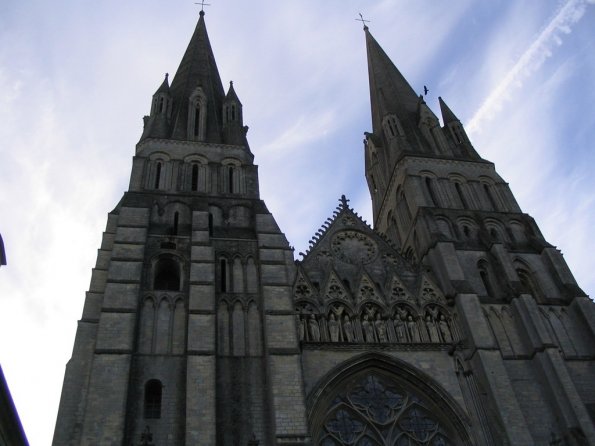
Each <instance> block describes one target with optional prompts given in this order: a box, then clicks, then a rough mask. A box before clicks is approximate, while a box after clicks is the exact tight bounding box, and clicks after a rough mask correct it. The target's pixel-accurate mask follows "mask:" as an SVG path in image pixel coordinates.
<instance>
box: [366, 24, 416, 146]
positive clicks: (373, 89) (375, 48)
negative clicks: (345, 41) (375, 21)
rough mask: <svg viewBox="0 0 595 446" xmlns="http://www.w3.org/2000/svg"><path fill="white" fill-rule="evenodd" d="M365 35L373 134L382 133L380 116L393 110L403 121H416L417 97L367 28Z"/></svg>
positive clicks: (381, 117)
mask: <svg viewBox="0 0 595 446" xmlns="http://www.w3.org/2000/svg"><path fill="white" fill-rule="evenodd" d="M364 31H365V34H366V50H367V54H368V76H369V81H370V102H371V106H372V126H373V130H374V133H375V134H377V135H381V134H382V119H383V118H384V116H386V115H387V114H389V113H394V114H396V115H397V117H398V118H399V119H400V120H401V121H402V122H405V121H409V122H411V121H412V120H413V121H415V120H416V116H417V109H418V97H417V94H416V93H415V91H414V90H413V88H412V87H411V85H409V83H408V82H407V80H406V79H405V77H404V76H403V75H402V74H401V72H400V71H399V70H398V69H397V67H396V66H395V65H394V64H393V62H392V61H391V60H390V58H389V57H388V56H387V55H386V53H385V52H384V50H383V49H382V48H381V47H380V45H379V44H378V42H377V41H376V39H374V37H373V36H372V34H371V33H370V31H369V29H368V28H367V27H364Z"/></svg>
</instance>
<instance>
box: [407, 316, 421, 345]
mask: <svg viewBox="0 0 595 446" xmlns="http://www.w3.org/2000/svg"><path fill="white" fill-rule="evenodd" d="M407 332H408V334H409V340H410V341H411V342H419V341H420V339H419V330H418V329H417V323H416V322H415V321H414V320H413V316H411V315H409V316H407Z"/></svg>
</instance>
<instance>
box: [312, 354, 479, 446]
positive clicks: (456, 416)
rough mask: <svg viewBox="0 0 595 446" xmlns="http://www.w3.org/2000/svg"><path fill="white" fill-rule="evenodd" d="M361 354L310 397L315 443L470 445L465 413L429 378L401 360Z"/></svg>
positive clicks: (337, 445)
mask: <svg viewBox="0 0 595 446" xmlns="http://www.w3.org/2000/svg"><path fill="white" fill-rule="evenodd" d="M365 356H366V357H367V358H364V357H360V358H359V359H358V360H356V361H353V362H355V363H351V364H349V365H348V366H347V367H342V371H341V372H339V373H335V374H334V376H332V377H330V378H327V379H326V380H324V381H326V384H325V385H324V386H321V387H319V388H318V389H317V390H315V391H314V392H312V394H311V395H310V398H309V402H311V403H312V404H310V407H311V408H312V409H311V411H310V425H311V427H312V435H313V439H314V444H316V445H321V446H343V445H349V446H351V445H353V446H414V445H415V446H417V445H421V446H447V445H453V446H454V445H461V444H471V442H470V440H469V437H468V434H467V429H466V427H465V425H466V424H467V425H468V423H466V422H465V421H463V420H464V418H465V417H464V415H463V414H462V413H461V411H460V409H458V407H457V405H456V403H455V402H454V401H452V398H451V397H450V396H448V395H447V394H446V392H444V391H443V390H442V389H440V388H439V387H438V386H437V385H433V384H432V380H431V379H430V378H429V377H427V376H422V375H421V374H420V373H419V372H416V371H415V370H414V369H413V368H412V367H411V366H408V365H406V364H405V363H401V361H394V360H392V359H390V358H384V357H378V356H375V357H374V358H370V357H369V356H368V355H365ZM314 400H315V401H314Z"/></svg>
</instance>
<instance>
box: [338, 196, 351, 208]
mask: <svg viewBox="0 0 595 446" xmlns="http://www.w3.org/2000/svg"><path fill="white" fill-rule="evenodd" d="M339 201H340V202H341V206H342V207H344V208H348V207H349V204H348V203H349V200H348V199H347V197H345V195H341V199H340V200H339Z"/></svg>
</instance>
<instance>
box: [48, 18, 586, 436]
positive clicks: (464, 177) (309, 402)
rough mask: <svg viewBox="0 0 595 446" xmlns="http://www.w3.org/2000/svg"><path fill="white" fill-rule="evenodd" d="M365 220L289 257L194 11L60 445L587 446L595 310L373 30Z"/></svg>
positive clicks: (137, 167)
mask: <svg viewBox="0 0 595 446" xmlns="http://www.w3.org/2000/svg"><path fill="white" fill-rule="evenodd" d="M364 30H365V37H366V46H367V59H368V72H369V82H370V98H371V109H372V131H371V132H369V133H366V138H365V141H364V145H365V175H366V179H367V182H368V185H369V189H370V195H371V198H372V208H373V217H374V228H371V227H370V226H368V225H367V224H366V223H365V222H364V221H363V220H362V219H361V218H360V217H359V216H358V214H357V213H356V212H355V211H354V210H353V209H352V208H351V207H350V206H349V203H348V200H347V199H346V198H345V197H342V198H341V200H340V202H339V206H338V207H337V209H336V210H335V212H334V213H333V215H332V217H330V218H329V219H327V221H326V222H324V224H323V225H322V227H321V229H320V230H319V231H318V232H316V234H315V236H314V238H313V239H312V242H311V245H310V249H309V250H308V252H307V253H305V254H304V256H303V258H302V259H301V260H300V261H295V260H294V257H293V250H292V249H291V248H290V246H289V243H288V241H287V239H286V238H285V236H284V234H283V232H282V231H281V229H280V228H279V227H278V225H277V224H276V222H275V219H274V218H273V216H272V215H271V213H270V212H269V211H268V210H267V207H266V205H265V203H264V202H263V201H262V200H261V198H260V195H259V183H258V170H257V167H256V165H255V164H254V156H253V154H252V152H251V150H250V147H249V145H248V142H247V139H246V132H247V127H245V126H244V123H243V115H242V103H241V102H240V100H239V98H238V96H237V94H236V93H235V91H234V88H233V85H231V84H230V86H229V89H228V90H227V93H226V92H225V90H224V88H223V85H222V83H221V79H220V77H219V72H218V69H217V65H216V63H215V58H214V55H213V52H212V49H211V45H210V43H209V38H208V35H207V31H206V25H205V18H204V13H203V12H201V15H200V19H199V21H198V24H197V26H196V29H195V32H194V34H193V36H192V38H191V40H190V44H189V46H188V48H187V50H186V53H185V54H184V56H183V59H182V61H181V63H180V66H179V68H178V71H177V73H176V75H175V77H174V78H173V80H172V82H171V85H170V82H169V79H168V78H167V76H166V78H165V80H164V81H163V84H162V85H161V86H160V87H159V88H158V90H157V91H156V92H155V94H154V95H153V99H152V103H151V111H150V115H149V116H146V117H145V122H144V131H143V134H142V137H141V139H140V141H139V143H138V144H137V146H136V153H135V156H134V158H133V166H132V173H131V177H130V187H129V190H128V191H127V192H126V193H125V194H124V196H123V197H122V199H121V200H120V202H119V203H118V205H117V206H116V208H115V209H114V210H113V211H112V212H110V213H109V215H108V221H107V227H106V230H105V232H104V234H103V241H102V244H101V247H100V249H99V252H98V257H97V264H96V266H95V268H94V269H93V273H92V279H91V284H90V288H89V291H88V292H87V294H86V299H85V305H84V310H83V314H82V317H81V319H80V321H79V322H78V329H77V334H76V339H75V344H74V350H73V354H72V358H71V359H70V361H69V362H68V364H67V367H66V373H65V378H64V386H63V390H62V397H61V402H60V407H59V413H58V419H57V423H56V430H55V434H54V440H53V444H54V445H55V446H63V445H127V446H128V445H155V446H165V445H171V446H179V445H201V446H208V445H212V446H214V445H221V446H227V445H230V446H232V445H233V446H235V445H241V446H246V445H259V444H260V445H324V446H333V445H361V446H363V445H428V446H430V445H431V446H439V445H527V446H528V445H534V444H540V445H587V444H594V445H595V427H594V425H593V416H594V412H595V305H594V304H593V302H591V300H590V299H589V298H588V297H587V296H586V295H585V294H584V293H583V292H582V291H581V289H580V288H579V286H578V285H577V283H576V281H575V280H574V278H573V276H572V273H571V272H570V270H569V269H568V267H567V265H566V263H565V261H564V259H563V258H562V255H561V254H560V252H559V251H558V250H557V249H556V248H555V247H553V246H552V245H550V244H549V243H548V242H547V241H546V240H545V239H544V238H543V236H542V235H541V233H540V231H539V228H538V227H537V224H536V223H535V221H534V220H533V219H532V218H531V217H530V216H529V215H527V214H525V213H523V212H522V211H521V209H520V208H519V206H518V205H517V203H516V201H515V199H514V197H513V195H512V193H511V191H510V189H509V188H508V185H507V184H506V183H505V182H504V181H503V179H502V178H500V176H499V175H498V174H497V173H496V171H495V168H494V165H493V163H491V162H489V161H487V160H484V159H482V158H481V156H480V155H479V154H478V152H476V150H475V149H474V147H473V145H472V144H471V141H470V140H469V138H468V137H467V135H466V133H465V129H464V128H463V125H462V124H461V122H460V121H459V119H458V118H457V117H456V116H455V114H454V113H453V112H452V111H451V110H450V109H449V108H448V106H447V105H446V103H445V102H444V101H442V99H440V108H441V112H442V122H443V125H440V122H439V120H438V118H437V117H436V116H435V115H434V113H433V112H432V111H431V109H430V108H429V107H428V106H427V105H426V103H425V102H424V100H423V98H422V97H421V96H418V95H417V94H416V93H415V92H414V91H413V89H412V88H411V86H410V85H409V84H408V82H407V80H406V79H405V78H404V77H403V76H402V75H401V73H400V72H399V71H398V69H397V68H396V67H395V66H394V64H393V63H392V62H391V60H390V59H389V57H388V56H387V55H386V54H385V52H384V51H383V50H382V48H381V47H380V45H379V44H378V43H377V42H376V40H375V39H374V37H373V36H372V35H371V33H370V31H369V30H368V29H367V27H365V28H364Z"/></svg>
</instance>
